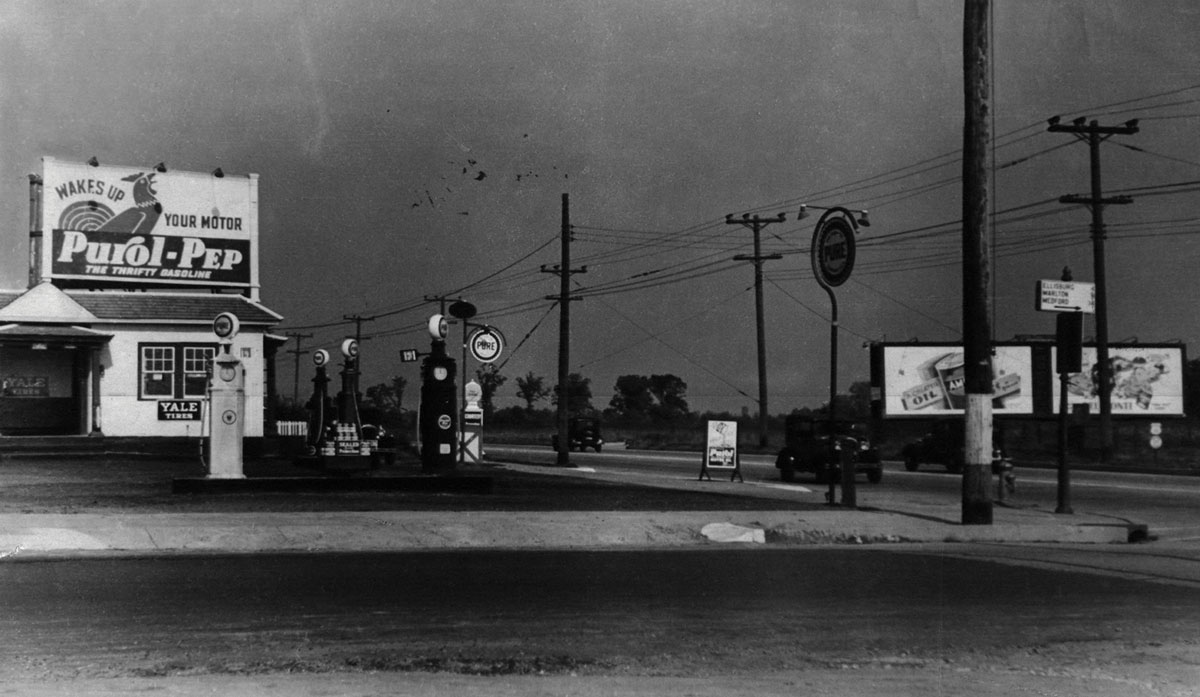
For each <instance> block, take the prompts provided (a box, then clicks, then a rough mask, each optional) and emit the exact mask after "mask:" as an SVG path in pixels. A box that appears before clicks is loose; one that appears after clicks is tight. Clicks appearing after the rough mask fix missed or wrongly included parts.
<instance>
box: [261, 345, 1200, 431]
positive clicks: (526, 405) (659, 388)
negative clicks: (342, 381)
mask: <svg viewBox="0 0 1200 697" xmlns="http://www.w3.org/2000/svg"><path fill="white" fill-rule="evenodd" d="M1188 367H1189V369H1190V370H1191V371H1193V372H1195V373H1197V377H1200V361H1190V362H1189V363H1188ZM474 379H475V381H476V382H478V383H479V386H480V391H481V392H482V397H481V399H480V406H481V407H482V408H483V412H484V419H485V423H487V424H489V425H494V426H515V427H519V426H523V425H528V426H548V425H551V424H553V423H554V420H555V418H556V416H557V409H558V385H557V384H552V383H551V382H549V381H548V380H547V379H546V378H545V377H544V376H541V375H536V374H534V373H533V371H530V372H527V373H526V374H525V375H523V376H520V377H517V378H516V379H515V380H514V381H513V382H514V384H515V387H516V390H515V392H514V393H513V394H514V396H516V397H517V398H518V399H519V400H520V401H521V402H523V404H522V405H518V406H511V407H504V408H500V409H497V408H496V404H495V402H496V396H497V395H498V394H499V393H500V390H501V388H503V387H504V385H506V384H507V383H508V377H507V376H506V375H503V374H502V373H501V372H500V371H499V369H498V368H497V367H496V365H495V364H494V363H488V364H484V365H483V366H481V367H480V368H478V369H476V371H475V375H474ZM1195 383H1196V381H1189V384H1195ZM407 388H408V380H407V379H406V378H403V377H401V376H398V375H397V376H393V377H392V378H391V379H390V380H389V381H387V382H382V383H379V384H376V385H372V386H370V387H368V388H366V390H365V392H363V393H361V394H360V397H359V415H360V417H361V418H362V420H363V423H373V424H379V425H382V426H383V427H384V428H387V429H390V430H403V429H411V428H412V426H413V424H414V422H415V405H414V406H413V407H411V408H405V406H404V398H405V395H406V391H407ZM331 396H332V395H331ZM1189 399H1190V400H1191V402H1192V403H1195V404H1197V405H1200V394H1196V395H1192V394H1190V393H1189ZM837 400H838V401H837V413H838V416H839V417H840V418H846V419H854V420H865V419H867V418H869V416H870V413H871V412H870V405H871V401H870V400H871V387H870V384H869V383H867V382H856V383H854V384H852V385H851V386H850V391H849V394H845V395H838V396H837ZM567 409H568V411H569V412H570V413H571V414H573V415H578V416H599V417H601V418H603V419H604V420H605V421H606V422H610V423H613V424H620V425H625V426H635V427H636V426H664V427H684V426H691V425H695V424H697V423H699V422H702V421H703V420H705V419H721V420H738V419H741V418H744V417H745V415H744V414H734V413H731V412H703V413H697V412H693V411H692V410H691V408H690V407H689V405H688V401H687V383H686V382H684V381H683V379H682V378H680V377H679V376H677V375H672V374H670V373H667V374H664V375H634V374H630V375H621V376H620V377H618V378H617V380H616V382H615V383H614V385H613V395H612V398H611V399H609V402H608V405H607V406H606V407H604V408H597V407H596V406H595V405H594V404H593V403H592V385H591V379H590V378H586V377H584V376H583V375H582V374H580V373H570V374H569V375H567ZM825 409H826V405H824V404H822V405H818V406H816V407H812V406H797V407H796V408H794V409H792V410H790V411H791V412H797V413H822V412H824V411H825ZM276 413H277V414H278V415H279V418H295V419H304V418H305V415H306V412H305V409H304V406H303V405H302V404H299V405H293V404H280V405H279V407H278V408H277V410H276ZM781 419H782V415H779V416H773V417H772V420H781Z"/></svg>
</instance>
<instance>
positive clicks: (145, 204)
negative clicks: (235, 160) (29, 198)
mask: <svg viewBox="0 0 1200 697" xmlns="http://www.w3.org/2000/svg"><path fill="white" fill-rule="evenodd" d="M42 182H43V186H42V196H41V219H40V223H41V229H42V234H43V237H44V242H43V247H42V260H41V262H42V264H41V268H42V276H43V278H46V277H49V278H58V279H79V280H85V281H103V282H106V283H108V284H117V285H125V284H129V285H143V286H144V285H192V286H222V287H230V286H248V285H252V284H254V283H256V282H257V275H258V274H257V267H256V264H257V260H256V259H255V258H254V257H255V255H256V252H257V247H258V178H257V175H238V176H222V177H217V176H215V175H214V174H210V173H200V172H180V171H173V170H167V168H165V167H161V168H157V169H156V168H154V167H119V166H111V165H97V166H92V165H89V164H87V163H76V162H64V161H61V160H55V159H53V158H49V157H46V158H43V160H42Z"/></svg>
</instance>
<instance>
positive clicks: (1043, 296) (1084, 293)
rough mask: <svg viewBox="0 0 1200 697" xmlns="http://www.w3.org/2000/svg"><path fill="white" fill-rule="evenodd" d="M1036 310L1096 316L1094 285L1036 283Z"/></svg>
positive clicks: (1064, 282) (1043, 281) (1069, 282)
mask: <svg viewBox="0 0 1200 697" xmlns="http://www.w3.org/2000/svg"><path fill="white" fill-rule="evenodd" d="M1037 309H1038V310H1040V311H1042V312H1086V313H1088V314H1096V284H1094V283H1080V282H1078V281H1048V280H1042V281H1038V282H1037Z"/></svg>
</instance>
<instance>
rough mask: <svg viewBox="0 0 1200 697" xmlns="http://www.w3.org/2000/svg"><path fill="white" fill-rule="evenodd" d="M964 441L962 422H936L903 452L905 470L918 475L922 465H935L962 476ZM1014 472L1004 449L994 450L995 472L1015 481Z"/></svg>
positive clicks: (952, 420) (955, 420)
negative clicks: (917, 472)
mask: <svg viewBox="0 0 1200 697" xmlns="http://www.w3.org/2000/svg"><path fill="white" fill-rule="evenodd" d="M965 438H966V436H965V433H964V426H963V421H962V419H947V420H944V421H935V422H934V423H933V427H932V428H931V429H930V430H929V432H928V433H926V434H925V435H923V436H921V437H920V438H918V439H917V440H915V441H912V442H910V443H907V444H905V446H904V448H903V449H902V450H901V451H900V453H901V455H902V456H903V457H904V469H906V470H908V471H909V472H916V471H917V470H918V469H920V467H921V465H922V464H932V465H941V466H943V467H945V468H946V471H947V472H951V473H954V474H959V473H961V472H962V471H963V464H964V460H965V455H964V451H965ZM1012 469H1013V464H1012V461H1011V460H1009V459H1008V455H1007V453H1005V452H1004V449H1003V448H1000V447H997V448H994V449H993V450H992V472H993V473H994V474H1003V475H1005V476H1006V478H1007V479H1009V480H1013V476H1012ZM1014 481H1015V480H1014Z"/></svg>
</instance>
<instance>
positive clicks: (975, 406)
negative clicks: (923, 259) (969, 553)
mask: <svg viewBox="0 0 1200 697" xmlns="http://www.w3.org/2000/svg"><path fill="white" fill-rule="evenodd" d="M963 4H964V8H963V10H964V11H963V94H964V102H963V103H964V110H963V116H964V118H963V165H962V173H963V176H962V180H963V184H962V186H963V193H962V211H963V221H962V223H963V229H962V236H963V294H962V313H963V371H964V385H963V389H964V393H965V397H966V404H965V405H964V417H965V421H966V423H965V424H964V425H963V426H964V431H965V442H964V445H965V448H964V450H963V481H962V523H963V525H991V524H992V497H991V486H990V485H991V481H992V351H991V348H992V347H991V318H990V317H989V314H988V301H987V296H988V276H989V269H988V256H987V253H988V245H987V210H988V199H987V186H988V139H989V133H988V99H989V85H988V45H987V36H988V0H964V3H963Z"/></svg>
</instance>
